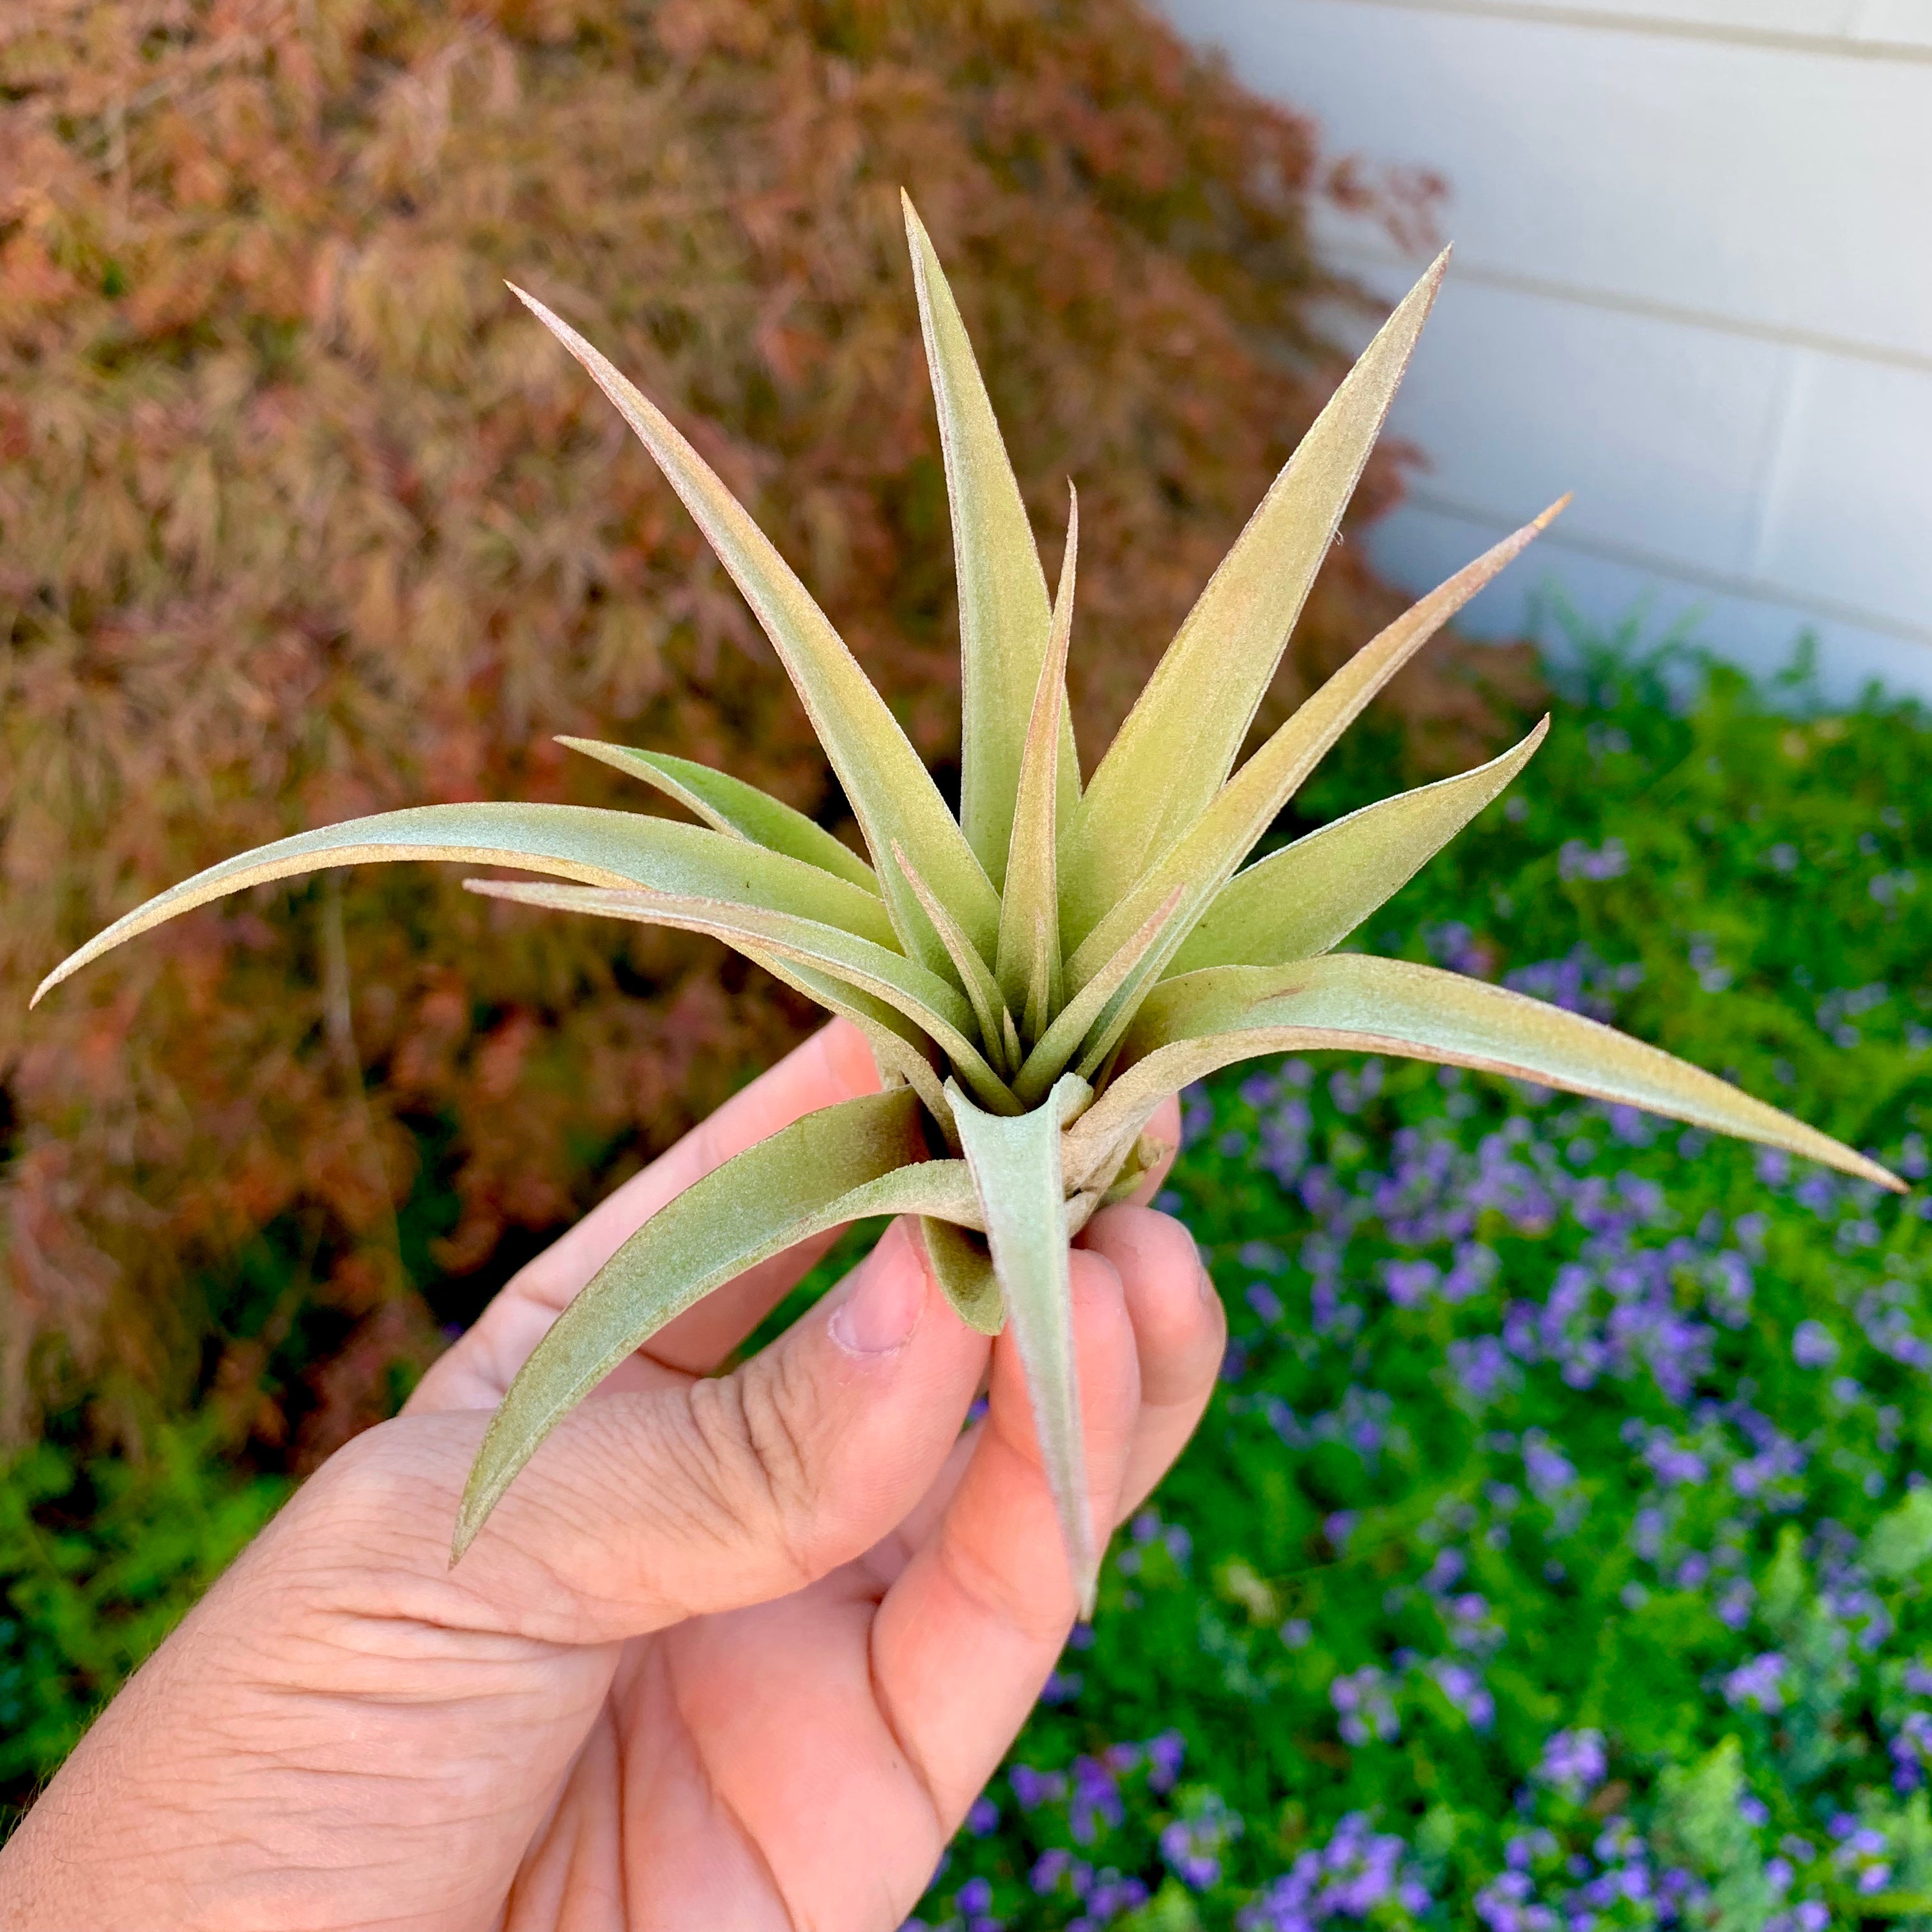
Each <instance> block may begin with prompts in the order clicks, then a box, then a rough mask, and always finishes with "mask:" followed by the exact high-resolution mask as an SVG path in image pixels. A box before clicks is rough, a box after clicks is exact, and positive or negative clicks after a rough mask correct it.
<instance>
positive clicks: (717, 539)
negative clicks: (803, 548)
mask: <svg viewBox="0 0 1932 1932" xmlns="http://www.w3.org/2000/svg"><path fill="white" fill-rule="evenodd" d="M512 292H513V293H514V294H515V295H516V296H517V299H519V300H520V301H521V302H523V305H525V306H526V308H528V309H529V311H530V312H531V313H532V314H533V315H534V316H535V317H536V318H537V320H538V321H539V322H541V323H542V324H543V325H544V327H545V328H546V329H548V330H549V331H550V333H551V334H552V335H554V336H555V337H556V339H557V340H558V341H559V342H560V343H562V344H563V346H564V347H565V348H566V349H567V350H569V352H570V353H571V355H572V356H574V357H576V359H577V361H578V362H580V363H581V364H582V365H583V368H584V369H585V370H586V371H587V372H588V374H589V376H590V377H591V379H592V380H593V381H594V382H595V383H596V384H597V386H598V388H599V389H601V390H602V391H603V392H604V395H607V397H609V398H610V401H612V402H613V403H614V404H616V406H617V408H618V410H619V412H620V413H622V416H623V418H624V420H625V422H628V424H629V425H631V428H632V429H633V430H634V431H636V432H637V438H638V440H639V441H640V442H641V443H643V446H644V447H645V448H646V449H648V450H649V452H650V453H651V455H652V457H653V458H655V460H656V462H657V465H658V468H659V469H661V470H662V471H663V472H664V477H665V479H666V480H667V481H668V482H669V483H670V486H671V487H672V488H673V490H676V492H677V493H678V495H679V497H680V498H681V499H682V501H683V502H684V505H685V508H686V509H688V511H690V512H691V515H692V516H693V517H694V518H695V519H696V520H697V526H698V527H699V529H701V530H703V532H704V535H705V537H706V540H707V541H709V544H710V545H711V547H712V549H713V550H715V551H716V552H717V553H718V560H719V561H720V562H721V563H722V564H723V565H724V568H725V569H726V570H727V571H729V572H730V576H731V580H732V581H733V583H736V585H737V586H738V588H739V590H740V591H741V592H742V593H743V595H744V598H745V602H746V603H748V604H750V605H751V610H752V613H753V615H754V616H756V617H757V620H758V622H759V623H760V625H762V626H763V629H764V632H765V634H766V636H767V637H769V638H770V639H771V640H772V646H773V648H774V649H776V651H777V652H778V658H779V661H780V662H781V663H782V664H784V667H785V670H786V671H787V673H788V674H789V675H790V678H791V681H792V682H793V685H795V686H796V688H797V691H798V694H799V697H800V698H801V699H802V700H803V702H804V705H805V713H806V715H807V716H808V717H809V718H810V719H811V727H812V729H813V730H814V731H815V732H816V733H817V735H818V741H819V742H820V744H821V745H823V746H824V747H825V754H826V757H828V758H829V759H830V760H831V761H832V769H833V770H834V771H835V772H837V773H838V781H839V783H840V784H842V785H843V786H844V787H845V796H846V797H847V799H849V800H850V802H851V805H852V809H853V814H855V816H856V817H857V819H858V820H859V827H860V829H862V831H863V832H864V833H865V843H866V844H867V846H868V847H869V848H870V850H871V854H872V858H873V861H874V865H876V866H877V869H878V871H879V874H880V881H881V883H882V884H883V887H884V889H885V895H886V902H887V903H888V904H889V905H890V906H891V907H892V916H893V920H894V922H895V925H897V926H898V929H899V931H900V932H901V935H903V936H904V941H905V942H906V945H907V950H909V951H913V952H915V953H917V955H918V956H919V957H920V958H921V959H924V960H925V962H926V964H927V965H929V966H930V967H931V968H933V970H934V971H935V972H938V973H941V974H944V973H945V972H947V971H948V970H949V968H948V965H947V959H946V953H945V949H944V947H941V945H940V944H939V940H938V935H936V934H935V933H934V932H933V931H932V928H931V927H930V926H928V925H927V924H926V916H925V915H924V914H923V913H922V912H921V911H920V910H919V904H918V901H916V899H914V898H913V895H912V894H911V892H910V890H909V889H907V886H906V883H905V882H904V880H903V879H901V878H899V877H898V876H897V875H896V874H895V872H894V871H893V869H892V862H891V858H890V853H891V850H892V841H894V840H895V839H897V840H898V842H899V843H900V844H902V845H903V846H904V847H905V849H906V850H907V851H908V852H910V853H911V854H912V855H913V858H914V859H916V861H917V862H918V865H919V870H920V871H922V873H924V874H925V875H926V879H927V880H928V881H929V883H931V885H932V887H933V889H934V890H935V892H938V894H939V895H940V897H941V898H943V899H944V901H946V903H947V905H949V906H950V907H952V909H953V913H954V915H955V916H956V918H958V919H959V922H960V923H961V924H962V926H965V929H966V930H967V931H968V932H969V933H971V935H973V938H974V944H976V945H977V946H978V947H980V950H981V951H982V952H983V953H991V952H992V950H993V947H994V945H995V941H996V939H997V937H998V931H999V919H1000V902H999V898H998V895H997V894H996V893H995V891H994V889H993V887H992V883H991V882H990V881H989V880H988V878H987V877H986V870H985V868H984V867H983V866H982V865H980V862H979V860H978V859H977V858H975V857H974V855H973V848H972V847H971V846H970V845H969V844H968V843H967V842H966V838H965V834H964V833H962V832H961V830H960V829H959V826H958V824H957V823H956V822H955V820H954V819H953V814H952V813H951V812H950V811H948V810H947V808H946V801H945V800H944V799H943V798H941V796H940V795H939V790H938V787H937V786H936V785H935V784H934V783H933V782H932V775H931V774H930V773H929V772H928V771H927V770H926V766H925V765H924V764H923V763H922V762H921V761H920V759H919V754H918V753H917V752H916V751H914V750H913V748H912V745H911V744H910V742H909V741H908V740H907V737H906V735H905V733H904V732H903V731H902V730H900V729H899V726H898V720H897V719H896V718H894V717H893V715H892V712H891V710H890V709H889V708H888V706H886V701H885V700H884V699H883V698H882V697H880V695H879V694H878V693H877V691H875V690H874V689H873V688H872V685H871V681H870V680H869V679H868V678H867V677H866V676H865V673H864V672H863V671H862V670H860V669H859V662H858V660H857V659H856V658H854V657H853V655H852V653H851V652H850V651H849V650H848V649H847V648H846V646H845V640H844V638H842V637H840V636H839V634H838V632H837V631H835V629H834V628H832V622H831V620H830V619H829V618H828V617H827V616H826V614H825V613H824V612H823V610H820V608H819V607H818V605H817V603H816V602H815V601H814V599H813V598H812V596H811V592H809V591H808V590H807V589H805V586H804V585H803V584H802V583H800V582H799V580H798V577H797V575H796V573H795V572H794V571H793V569H792V568H791V566H790V565H789V564H788V563H787V562H785V560H784V558H783V557H782V556H780V555H779V554H778V550H777V547H775V545H774V544H772V541H771V540H770V538H768V537H767V536H766V535H765V533H764V532H763V531H762V530H761V529H759V528H758V526H757V524H756V523H754V521H753V520H752V519H751V516H750V514H749V513H748V511H746V510H745V508H744V506H743V505H742V504H741V503H739V501H738V499H736V497H735V496H733V495H732V494H731V493H730V490H727V489H726V488H725V487H724V484H723V482H722V481H720V479H719V478H718V476H717V475H716V474H715V472H713V471H712V469H711V467H710V466H709V464H708V463H706V461H705V460H704V459H703V458H702V457H701V456H700V455H698V453H697V451H696V450H695V449H693V448H692V447H691V444H690V443H688V441H687V440H685V437H683V435H682V434H680V433H679V431H678V429H677V428H676V426H675V425H673V423H672V422H671V420H670V418H669V417H668V416H666V415H664V413H663V411H662V410H660V409H658V407H657V405H656V404H655V403H653V402H652V401H651V400H650V398H649V397H648V396H646V395H645V394H644V393H643V391H642V390H640V389H638V388H637V386H636V384H635V383H632V382H631V380H630V379H629V378H628V377H626V376H625V375H624V374H622V371H619V369H618V368H617V367H616V365H615V364H613V362H610V360H609V359H607V357H606V356H604V355H602V354H601V353H600V352H599V351H598V350H595V349H594V348H592V347H591V345H590V344H589V343H588V342H586V341H585V340H584V339H583V337H582V336H580V335H578V334H577V332H576V330H575V329H572V328H571V326H570V325H569V323H567V322H565V320H563V319H562V317H560V316H557V315H553V314H552V313H551V312H550V310H548V309H547V308H545V307H544V305H543V304H542V303H541V302H538V300H537V299H536V298H535V296H529V295H526V294H525V293H523V290H520V289H517V288H515V287H514V284H512ZM1035 567H1036V568H1037V565H1036V566H1035ZM1045 634H1046V631H1045V626H1044V625H1042V627H1041V635H1042V637H1043V639H1044V637H1045Z"/></svg>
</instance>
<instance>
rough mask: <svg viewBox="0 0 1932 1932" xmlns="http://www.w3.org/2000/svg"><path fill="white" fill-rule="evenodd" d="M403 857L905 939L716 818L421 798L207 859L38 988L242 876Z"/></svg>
mask: <svg viewBox="0 0 1932 1932" xmlns="http://www.w3.org/2000/svg"><path fill="white" fill-rule="evenodd" d="M395 859H455V860H458V861H460V862H462V863H463V864H465V865H510V866H515V867H518V868H521V869H522V870H523V871H532V872H547V873H548V874H550V875H551V876H552V877H556V878H564V879H570V880H577V881H578V882H580V883H583V884H586V885H590V886H644V887H647V888H649V889H654V890H656V891H659V892H672V893H677V894H681V895H688V896H691V897H697V898H711V899H716V900H718V901H723V902H726V903H730V904H744V905H755V906H760V907H767V908H769V909H770V910H772V911H775V912H779V913H786V914H788V915H790V916H792V917H794V918H799V919H811V920H814V921H817V922H820V923H822V924H823V925H825V926H827V927H829V928H833V929H836V930H838V931H839V932H844V933H846V934H848V935H852V936H853V937H854V938H858V939H860V940H862V941H865V942H867V943H868V944H871V945H873V946H875V947H880V948H886V947H896V946H897V944H898V937H897V935H896V933H895V931H894V929H893V927H892V922H891V921H890V920H889V919H888V918H887V917H886V911H885V908H884V907H883V905H881V904H880V902H879V901H878V900H877V898H875V897H874V896H873V895H871V893H869V892H866V891H865V890H864V889H862V888H861V887H859V886H856V885H853V884H852V883H850V882H849V881H848V880H844V879H838V878H834V877H832V875H831V874H829V873H827V872H824V871H820V869H819V868H817V866H815V865H805V864H804V863H803V862H801V861H800V860H799V859H793V858H787V856H785V855H784V853H780V852H772V851H768V850H766V849H765V848H764V847H763V846H760V845H754V844H750V843H749V842H748V841H746V840H745V839H742V838H729V837H727V836H726V835H724V834H723V833H721V832H713V831H712V830H711V829H709V827H708V826H700V825H679V824H678V823H675V822H674V821H673V820H670V819H668V818H647V817H643V816H641V815H640V814H637V813H635V812H628V811H599V810H598V809H596V808H595V807H593V806H590V805H495V804H488V803H484V804H478V805H410V806H408V807H406V808H404V810H402V811H384V812H379V813H377V814H375V815H374V816H373V817H368V818H351V819H348V820H345V821H344V823H341V824H340V825H324V826H318V827H317V829H315V830H314V831H312V832H297V833H296V835H295V836H294V837H293V838H278V840H276V841H275V843H274V844H272V845H263V846H260V847H257V849H256V850H254V851H253V852H242V853H237V854H236V856H235V857H233V858H232V859H223V860H222V861H221V862H220V864H219V865H210V866H209V867H208V868H207V869H206V870H205V871H200V872H197V873H196V874H195V875H194V877H193V878H191V879H184V880H183V881H182V882H181V883H180V884H179V885H178V886H172V887H170V888H169V889H168V890H167V891H166V892H160V893H158V894H157V895H155V897H154V898H151V899H149V900H148V901H147V903H146V904H144V905H141V906H137V907H136V908H135V909H134V910H133V911H132V912H130V913H124V915H123V916H121V918H119V919H116V920H115V922H114V923H113V925H112V926H109V927H108V928H107V930H106V931H105V932H101V933H98V934H96V935H95V937H94V938H92V939H91V940H89V941H88V943H87V944H86V945H85V946H83V947H81V948H80V950H79V951H78V952H77V953H73V954H71V955H70V956H68V958H67V959H64V960H63V961H62V962H61V964H60V965H58V966H57V967H56V968H55V969H54V971H52V972H51V973H49V974H48V975H47V977H46V979H45V980H43V981H42V982H41V983H40V989H39V991H38V992H36V993H35V994H34V998H35V999H36V1000H37V999H39V998H40V995H41V994H43V993H45V992H46V991H47V989H49V987H51V986H58V984H59V983H60V982H61V981H62V980H65V978H67V977H68V975H69V974H71V973H75V972H77V971H80V968H82V967H83V966H85V965H86V964H87V963H88V962H89V961H90V960H92V959H98V958H99V957H100V956H101V954H102V953H106V952H107V951H109V950H110V949H111V948H113V947H116V946H118V945H119V944H121V942H122V941H124V940H128V939H132V938H133V937H134V936H135V935H136V934H137V933H142V932H147V931H148V929H150V928H151V927H153V926H159V925H160V924H161V923H162V922H163V921H164V920H166V919H172V918H174V917H175V915H176V914H177V913H184V912H188V911H190V910H193V908H194V907H196V906H200V905H205V904H208V901H210V900H211V899H218V898H223V897H224V896H225V895H226V894H228V893H229V892H239V891H240V890H241V889H242V888H243V887H244V886H259V885H265V884H266V883H269V882H270V881H271V880H275V879H287V878H292V877H295V876H296V874H299V873H303V872H312V871H316V870H317V869H318V868H320V867H322V866H325V865H371V864H380V863H382V862H386V861H390V860H395Z"/></svg>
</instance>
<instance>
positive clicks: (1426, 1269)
mask: <svg viewBox="0 0 1932 1932" xmlns="http://www.w3.org/2000/svg"><path fill="white" fill-rule="evenodd" d="M1441 1280H1442V1270H1441V1269H1440V1268H1438V1267H1437V1266H1436V1264H1435V1263H1434V1262H1383V1264H1382V1287H1383V1289H1384V1290H1385V1292H1387V1294H1388V1298H1389V1299H1390V1301H1393V1302H1394V1304H1395V1305H1396V1306H1397V1307H1398V1308H1414V1307H1416V1306H1418V1304H1420V1303H1421V1302H1424V1301H1427V1300H1428V1299H1429V1298H1430V1296H1431V1295H1433V1294H1434V1293H1435V1292H1436V1286H1437V1284H1438V1283H1439V1282H1440V1281H1441Z"/></svg>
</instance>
